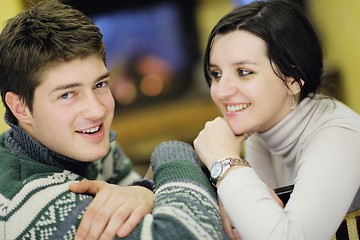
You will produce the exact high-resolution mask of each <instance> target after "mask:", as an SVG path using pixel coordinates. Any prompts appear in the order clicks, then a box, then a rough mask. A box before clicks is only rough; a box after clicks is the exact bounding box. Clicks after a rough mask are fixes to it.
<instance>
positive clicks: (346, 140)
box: [218, 128, 360, 239]
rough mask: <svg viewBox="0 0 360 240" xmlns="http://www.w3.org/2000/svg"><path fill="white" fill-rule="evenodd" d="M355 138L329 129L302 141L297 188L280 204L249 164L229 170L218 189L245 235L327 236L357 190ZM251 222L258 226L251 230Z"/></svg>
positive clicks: (341, 130)
mask: <svg viewBox="0 0 360 240" xmlns="http://www.w3.org/2000/svg"><path fill="white" fill-rule="evenodd" d="M335 136H336V137H335ZM359 139H360V137H359V133H357V132H355V131H352V130H349V129H344V128H327V129H325V130H324V131H321V132H319V133H317V134H316V135H314V136H311V138H309V139H306V140H303V141H304V142H306V143H307V144H306V145H305V146H304V148H303V149H302V150H301V151H300V152H301V153H302V154H301V155H300V156H299V160H298V162H297V166H296V168H297V177H296V179H295V188H294V191H293V193H292V195H291V197H290V200H289V202H288V204H287V205H286V207H285V208H284V209H282V208H281V207H279V206H278V205H276V204H275V203H274V201H273V200H272V198H271V196H270V195H269V193H268V191H267V188H266V186H265V185H264V184H262V181H261V180H260V179H259V178H258V176H257V175H256V173H255V172H254V171H253V169H245V168H244V169H238V170H237V171H233V172H232V173H230V174H229V175H227V176H226V178H224V180H223V181H222V182H221V184H220V186H219V189H218V193H219V196H220V199H221V200H222V202H223V204H224V206H225V209H226V211H227V212H228V214H229V216H230V219H231V220H232V221H233V222H234V223H235V226H236V228H237V229H239V231H240V234H241V235H242V236H243V237H244V238H245V239H247V238H249V239H263V238H264V237H266V239H298V238H304V239H331V237H332V235H333V234H334V233H335V231H336V230H337V227H338V226H339V224H340V222H341V221H342V219H343V217H344V215H345V213H346V212H347V210H348V208H349V206H350V204H351V201H352V200H353V199H354V196H355V193H356V192H357V190H358V189H359V182H360V176H359V174H358V169H359V168H360V161H358V156H359V154H360V150H359V147H358V146H360V142H359V141H360V140H359ZM344 156H346V157H344ZM234 182H237V183H238V184H237V187H236V191H234V186H233V183H234ZM230 190H231V191H230ZM235 203H236V206H237V207H236V208H234V207H232V206H234V204H235ZM254 224H256V226H257V228H258V229H261V231H256V232H255V231H252V230H251V229H252V228H251V226H254Z"/></svg>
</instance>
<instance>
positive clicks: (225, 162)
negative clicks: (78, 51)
mask: <svg viewBox="0 0 360 240" xmlns="http://www.w3.org/2000/svg"><path fill="white" fill-rule="evenodd" d="M219 165H221V172H220V174H219V173H218V170H219V169H218V168H219ZM236 165H240V166H244V167H251V166H250V164H249V162H248V161H246V160H245V159H242V158H231V157H228V158H224V159H220V160H217V161H216V162H215V163H214V164H213V165H212V167H211V169H210V181H211V183H212V184H213V185H214V186H216V184H217V183H218V182H219V181H220V180H221V179H222V178H223V177H224V176H225V174H226V172H227V171H228V170H229V169H230V168H231V167H232V166H236ZM215 169H216V170H215ZM216 172H217V174H216ZM213 173H214V175H213Z"/></svg>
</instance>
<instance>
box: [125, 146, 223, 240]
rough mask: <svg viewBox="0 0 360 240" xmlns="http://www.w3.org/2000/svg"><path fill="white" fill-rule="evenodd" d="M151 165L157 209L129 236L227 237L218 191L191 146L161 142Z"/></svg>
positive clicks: (132, 237) (148, 237)
mask: <svg viewBox="0 0 360 240" xmlns="http://www.w3.org/2000/svg"><path fill="white" fill-rule="evenodd" d="M151 164H152V167H153V169H154V180H155V183H156V189H155V200H154V201H155V202H154V210H153V213H152V215H147V216H146V217H145V218H144V220H143V221H142V223H141V224H139V225H138V226H137V227H136V229H135V230H134V231H133V232H132V233H131V234H130V235H129V236H128V238H127V239H201V240H202V239H227V237H226V235H225V233H224V232H223V228H222V224H221V218H220V215H219V208H218V205H217V199H216V194H215V192H214V190H213V188H212V186H211V185H210V183H209V181H208V179H207V178H206V176H205V174H204V173H203V172H202V170H201V168H200V166H199V165H198V162H197V159H196V154H195V152H194V151H193V149H192V147H191V146H190V145H188V144H185V143H181V142H176V141H171V142H165V143H162V144H160V145H159V146H158V147H157V149H155V151H154V153H153V154H152V159H151ZM150 236H151V237H150Z"/></svg>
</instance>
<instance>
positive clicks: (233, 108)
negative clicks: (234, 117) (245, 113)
mask: <svg viewBox="0 0 360 240" xmlns="http://www.w3.org/2000/svg"><path fill="white" fill-rule="evenodd" d="M249 106H250V103H242V104H237V105H231V106H226V110H227V111H228V112H236V111H241V110H244V109H245V108H247V107H249Z"/></svg>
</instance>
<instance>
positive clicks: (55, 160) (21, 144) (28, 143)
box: [4, 112, 116, 178]
mask: <svg viewBox="0 0 360 240" xmlns="http://www.w3.org/2000/svg"><path fill="white" fill-rule="evenodd" d="M4 119H5V121H6V123H7V124H8V125H9V126H10V127H11V128H10V129H9V130H8V131H7V132H5V147H6V148H7V149H8V150H9V151H10V152H11V153H13V154H15V155H25V156H27V157H30V158H31V159H34V160H36V161H38V162H41V163H44V164H46V165H51V166H55V167H59V168H62V169H65V170H69V171H71V172H73V173H76V174H78V175H80V176H83V177H86V178H93V177H94V176H91V173H92V171H91V169H92V167H94V166H93V164H92V163H91V162H80V161H76V160H74V159H71V158H68V157H65V156H63V155H60V154H57V153H56V152H53V151H51V150H50V149H48V148H47V147H45V146H44V145H42V144H41V143H39V142H37V141H36V140H35V139H33V138H32V137H31V136H30V135H29V134H28V133H27V132H26V131H24V130H23V129H22V128H20V127H19V126H18V124H17V123H15V122H12V121H11V120H10V119H9V117H8V114H7V112H5V117H4ZM115 138H116V134H115V132H111V133H110V141H112V140H114V139H115Z"/></svg>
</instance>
